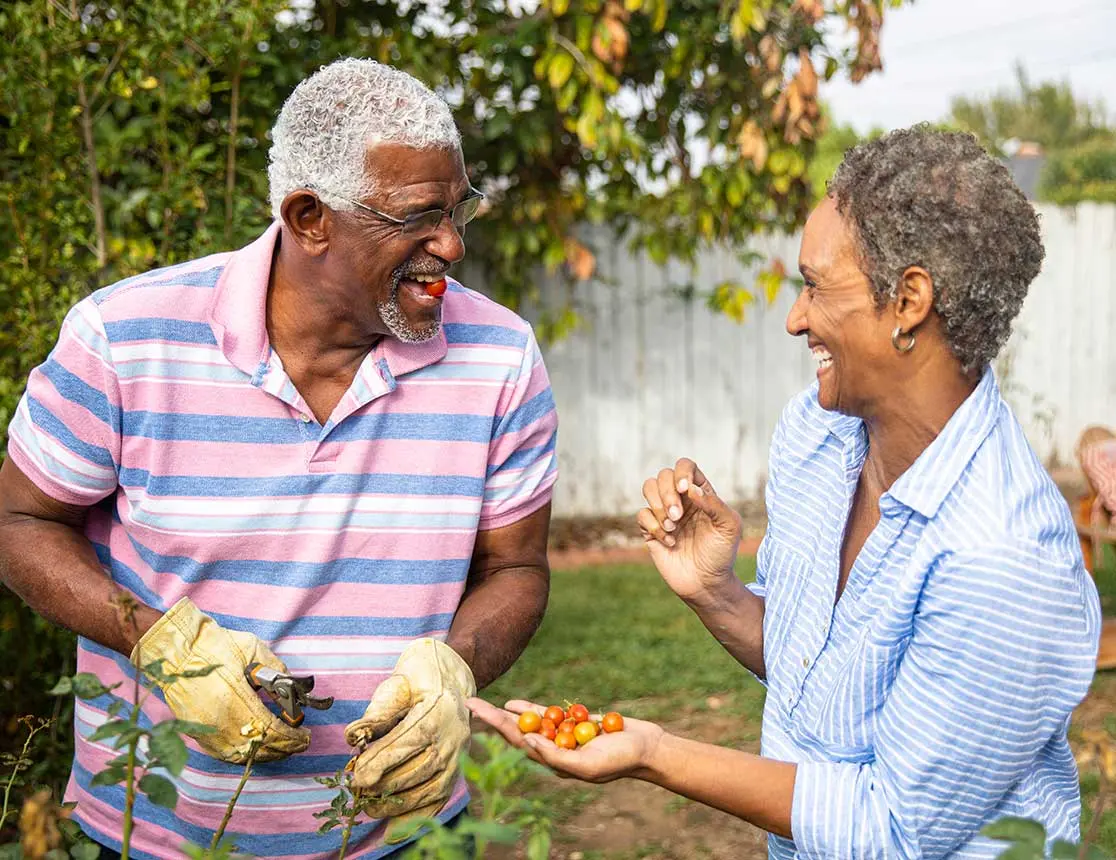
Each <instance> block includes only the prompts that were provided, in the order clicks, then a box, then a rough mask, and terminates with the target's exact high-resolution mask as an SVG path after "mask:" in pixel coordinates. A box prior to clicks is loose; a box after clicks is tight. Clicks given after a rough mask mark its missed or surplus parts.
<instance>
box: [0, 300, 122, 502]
mask: <svg viewBox="0 0 1116 860" xmlns="http://www.w3.org/2000/svg"><path fill="white" fill-rule="evenodd" d="M120 428H121V415H120V395H119V389H118V385H117V379H116V373H115V370H114V368H113V364H112V357H111V354H110V351H109V343H108V337H107V336H106V334H105V327H104V323H103V322H102V320H101V315H100V313H99V312H98V309H97V306H96V305H95V304H94V303H93V301H92V299H85V300H84V301H82V302H79V303H78V304H77V305H75V306H74V307H73V308H72V309H71V310H70V312H69V313H68V314H67V315H66V319H65V321H64V322H63V323H62V329H61V331H60V333H59V337H58V342H57V344H56V345H55V347H54V349H53V350H51V353H50V355H49V356H48V357H47V359H46V361H45V362H43V364H41V365H40V366H39V367H37V368H35V369H34V370H33V371H32V372H31V374H30V376H29V377H28V380H27V389H26V391H25V392H24V394H23V397H22V398H21V399H20V402H19V406H18V407H17V409H16V414H15V416H14V417H13V419H12V422H11V424H10V425H9V427H8V455H9V456H10V457H11V459H12V462H13V463H14V464H15V465H16V466H18V467H19V469H20V471H22V472H23V473H24V474H25V475H27V477H28V478H30V479H31V481H32V482H34V484H35V485H36V486H37V487H38V488H39V489H40V490H42V491H43V492H44V493H46V494H47V495H48V496H50V497H51V498H54V499H57V500H58V501H61V502H65V503H67V504H75V505H84V506H88V505H92V504H95V503H96V502H98V501H100V500H101V499H103V498H105V497H106V496H108V495H109V494H110V493H112V492H113V491H114V490H115V489H116V487H117V479H118V472H119V465H120Z"/></svg>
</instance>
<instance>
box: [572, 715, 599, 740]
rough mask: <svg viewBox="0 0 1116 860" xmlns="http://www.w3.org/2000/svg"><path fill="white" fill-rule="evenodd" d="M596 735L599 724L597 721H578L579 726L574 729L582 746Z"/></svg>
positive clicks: (575, 735)
mask: <svg viewBox="0 0 1116 860" xmlns="http://www.w3.org/2000/svg"><path fill="white" fill-rule="evenodd" d="M596 736H597V726H596V724H595V723H590V722H588V721H585V722H582V723H578V724H577V728H575V729H574V737H575V738H576V739H577V742H578V743H579V744H581V745H582V746H585V744H587V743H589V741H591V740H593V738H595V737H596Z"/></svg>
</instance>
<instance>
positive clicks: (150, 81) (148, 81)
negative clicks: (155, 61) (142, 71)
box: [139, 75, 159, 90]
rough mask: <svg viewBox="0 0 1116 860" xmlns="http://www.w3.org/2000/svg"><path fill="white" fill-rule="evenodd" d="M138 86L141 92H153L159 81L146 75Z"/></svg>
mask: <svg viewBox="0 0 1116 860" xmlns="http://www.w3.org/2000/svg"><path fill="white" fill-rule="evenodd" d="M139 85H140V89H141V90H153V89H155V87H157V86H159V79H158V78H156V77H154V76H152V75H148V76H147V77H146V78H144V79H143V80H142V81H140V82H139Z"/></svg>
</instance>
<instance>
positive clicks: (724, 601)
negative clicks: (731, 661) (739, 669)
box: [686, 576, 767, 678]
mask: <svg viewBox="0 0 1116 860" xmlns="http://www.w3.org/2000/svg"><path fill="white" fill-rule="evenodd" d="M686 603H687V605H688V606H689V607H690V608H691V609H692V610H694V612H695V613H697V616H698V618H700V619H701V623H702V624H704V625H705V626H706V629H708V630H709V632H710V633H712V634H713V636H714V637H715V638H716V640H717V641H718V642H720V643H721V645H722V647H724V649H725V650H726V651H728V652H729V653H730V654H731V655H732V656H733V657H735V658H736V660H737V661H738V662H739V663H741V664H742V665H743V666H744V667H745V668H746V669H748V671H750V672H752V673H753V674H754V675H755V676H756V677H758V678H766V677H767V670H766V668H765V665H764V662H763V613H764V601H763V598H762V597H759V596H757V595H756V594H753V593H752V592H751V591H750V590H749V589H748V588H747V587H745V585H744V583H742V582H741V581H740V580H739V579H737V578H736V576H729V577H726V578H725V584H724V586H723V587H721V588H719V589H718V590H717V591H716V592H710V593H708V594H706V595H703V596H702V597H700V598H694V599H691V600H687V601H686Z"/></svg>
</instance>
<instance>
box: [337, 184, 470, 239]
mask: <svg viewBox="0 0 1116 860" xmlns="http://www.w3.org/2000/svg"><path fill="white" fill-rule="evenodd" d="M341 199H342V200H344V201H345V202H346V203H351V204H352V205H353V206H358V207H360V208H361V209H363V210H364V211H365V212H369V213H371V214H372V215H375V216H376V217H377V218H382V219H383V220H385V221H390V222H391V223H392V224H398V225H399V227H400V231H399V232H400V233H402V234H403V235H404V236H408V237H410V238H412V239H425V238H427V237H428V236H432V235H434V231H435V230H437V229H438V227H439V225H440V224H441V223H442V219H443V218H444V217H445V216H447V215H449V217H450V221H452V222H453V226H454V227H456V228H457V232H458V234H459V235H461V236H464V235H465V225H466V224H468V223H469V222H470V221H472V220H473V219H474V218H476V217H477V212H478V211H479V210H480V205H481V201H482V200H484V194H483V193H482V192H480V191H477V189H475V188H470V189H469V193H468V194H467V195H466V196H465V199H464V200H462V201H460V202H459V203H457V204H456V205H455V206H453V208H451V209H427V210H426V211H425V212H416V213H414V214H413V215H408V216H407V217H406V218H396V217H395V216H393V215H388V214H387V213H386V212H381V211H379V210H378V209H373V208H372V207H371V206H367V205H365V204H364V203H361V202H360V201H359V200H351V199H349V198H348V197H342V198H341Z"/></svg>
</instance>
